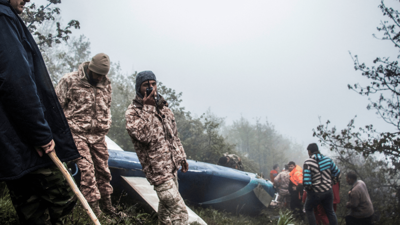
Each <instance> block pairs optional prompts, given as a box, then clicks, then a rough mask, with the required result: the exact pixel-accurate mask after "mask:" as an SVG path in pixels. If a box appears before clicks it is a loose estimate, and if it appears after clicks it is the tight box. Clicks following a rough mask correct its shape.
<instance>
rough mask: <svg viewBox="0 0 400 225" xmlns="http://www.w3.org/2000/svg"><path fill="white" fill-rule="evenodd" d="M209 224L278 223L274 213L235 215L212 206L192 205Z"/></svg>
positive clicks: (257, 224)
mask: <svg viewBox="0 0 400 225" xmlns="http://www.w3.org/2000/svg"><path fill="white" fill-rule="evenodd" d="M191 209H192V210H193V211H194V212H195V213H196V214H197V215H198V216H200V217H201V218H202V219H203V220H204V221H205V222H206V223H207V224H208V225H236V224H237V225H246V224H248V225H264V224H276V221H277V220H276V219H272V218H271V216H272V215H259V216H246V215H241V214H237V215H234V214H232V213H228V212H221V211H218V210H215V209H212V208H201V207H191Z"/></svg>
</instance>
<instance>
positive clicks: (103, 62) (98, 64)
mask: <svg viewBox="0 0 400 225" xmlns="http://www.w3.org/2000/svg"><path fill="white" fill-rule="evenodd" d="M89 70H90V71H93V72H95V73H97V74H99V75H104V76H105V75H107V74H108V71H110V58H109V57H108V55H106V54H104V53H99V54H97V55H95V56H93V58H92V60H91V61H90V63H89Z"/></svg>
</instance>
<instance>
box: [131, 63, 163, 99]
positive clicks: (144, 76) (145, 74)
mask: <svg viewBox="0 0 400 225" xmlns="http://www.w3.org/2000/svg"><path fill="white" fill-rule="evenodd" d="M147 80H155V81H157V79H156V75H155V74H154V73H153V72H152V71H150V70H147V71H142V72H140V73H138V75H137V76H136V87H135V88H136V94H137V95H138V96H139V97H141V98H143V97H144V96H142V94H141V93H140V86H141V85H142V83H143V82H145V81H147ZM157 94H158V93H157Z"/></svg>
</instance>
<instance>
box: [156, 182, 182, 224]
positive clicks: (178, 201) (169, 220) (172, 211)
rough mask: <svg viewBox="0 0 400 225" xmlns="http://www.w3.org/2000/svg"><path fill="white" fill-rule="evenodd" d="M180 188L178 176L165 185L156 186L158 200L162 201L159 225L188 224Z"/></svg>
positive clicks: (159, 206)
mask: <svg viewBox="0 0 400 225" xmlns="http://www.w3.org/2000/svg"><path fill="white" fill-rule="evenodd" d="M178 187H179V186H178V179H177V176H175V178H173V179H170V180H168V181H166V182H165V183H163V184H160V185H157V186H154V190H155V191H156V192H157V196H158V199H160V202H159V204H158V224H160V225H167V224H168V225H181V224H182V225H186V224H188V218H189V215H188V211H187V209H186V205H185V202H184V201H183V199H182V196H181V194H180V193H179V188H178Z"/></svg>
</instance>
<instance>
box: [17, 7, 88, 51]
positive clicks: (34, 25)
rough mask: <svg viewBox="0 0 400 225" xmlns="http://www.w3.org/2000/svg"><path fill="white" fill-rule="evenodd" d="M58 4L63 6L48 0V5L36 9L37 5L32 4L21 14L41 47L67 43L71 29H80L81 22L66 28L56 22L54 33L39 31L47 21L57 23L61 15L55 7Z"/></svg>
mask: <svg viewBox="0 0 400 225" xmlns="http://www.w3.org/2000/svg"><path fill="white" fill-rule="evenodd" d="M56 4H61V0H48V4H47V5H41V6H38V7H36V5H35V3H32V4H31V5H29V6H28V7H25V9H24V11H23V12H22V14H21V18H22V20H23V21H24V23H25V25H26V26H27V27H28V29H29V31H30V32H31V33H32V34H33V35H34V36H35V38H37V40H38V45H39V47H42V46H44V45H47V46H48V47H52V46H53V44H54V43H55V44H60V43H61V42H62V41H67V40H68V39H69V38H70V34H71V33H72V31H71V28H75V29H79V28H80V24H79V21H77V20H71V21H69V22H68V25H67V26H65V27H64V28H62V27H61V24H60V22H56V29H55V32H54V33H53V32H51V33H42V32H41V31H39V30H38V25H39V26H40V25H41V24H43V23H44V22H46V21H55V20H56V17H57V16H59V15H60V13H61V11H60V8H58V7H54V5H56Z"/></svg>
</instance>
